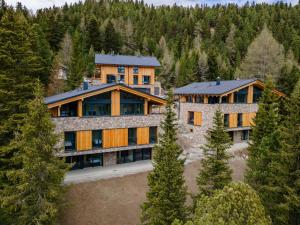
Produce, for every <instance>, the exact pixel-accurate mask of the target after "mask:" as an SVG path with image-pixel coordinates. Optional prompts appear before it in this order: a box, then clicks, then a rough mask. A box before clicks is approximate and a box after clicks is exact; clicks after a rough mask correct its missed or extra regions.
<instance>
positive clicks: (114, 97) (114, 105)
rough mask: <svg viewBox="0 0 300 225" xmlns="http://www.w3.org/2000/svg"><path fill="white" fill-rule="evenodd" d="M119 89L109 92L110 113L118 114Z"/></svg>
mask: <svg viewBox="0 0 300 225" xmlns="http://www.w3.org/2000/svg"><path fill="white" fill-rule="evenodd" d="M120 104H121V102H120V90H115V91H112V92H111V115H112V116H120Z"/></svg>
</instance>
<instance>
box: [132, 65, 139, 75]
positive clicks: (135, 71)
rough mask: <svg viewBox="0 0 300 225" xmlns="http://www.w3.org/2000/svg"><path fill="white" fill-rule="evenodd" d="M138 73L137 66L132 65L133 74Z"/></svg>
mask: <svg viewBox="0 0 300 225" xmlns="http://www.w3.org/2000/svg"><path fill="white" fill-rule="evenodd" d="M138 73H139V67H137V66H135V67H133V74H138Z"/></svg>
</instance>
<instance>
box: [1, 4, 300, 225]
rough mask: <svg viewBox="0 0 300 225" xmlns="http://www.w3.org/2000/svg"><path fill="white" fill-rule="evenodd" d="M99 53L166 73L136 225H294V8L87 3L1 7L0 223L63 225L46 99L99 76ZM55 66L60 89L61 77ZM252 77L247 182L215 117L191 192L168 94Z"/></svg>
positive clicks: (297, 95) (298, 50)
mask: <svg viewBox="0 0 300 225" xmlns="http://www.w3.org/2000/svg"><path fill="white" fill-rule="evenodd" d="M96 53H102V54H111V55H135V56H154V57H156V58H157V59H158V61H159V62H160V64H161V66H160V67H158V68H156V69H155V75H156V80H157V81H159V82H161V86H162V88H163V89H164V90H165V92H164V94H165V96H164V100H165V101H166V105H165V108H164V111H163V113H164V119H163V121H162V122H161V124H160V130H161V132H159V135H158V143H157V144H155V146H154V147H153V149H154V151H155V154H154V155H153V157H152V160H153V167H154V168H153V170H152V171H151V172H149V174H148V175H147V178H148V179H147V182H148V183H147V184H148V186H147V190H145V199H146V200H145V201H143V202H142V203H141V204H140V211H141V212H140V213H139V216H140V223H139V224H143V225H269V224H270V225H271V224H274V225H300V2H299V3H298V4H294V5H292V4H288V3H283V2H277V3H273V4H266V3H259V4H258V3H257V4H255V3H251V2H249V3H246V4H244V5H242V6H240V5H237V4H226V5H222V4H216V5H214V6H206V5H197V6H194V7H183V6H180V5H176V4H175V5H161V6H153V5H151V4H147V2H146V1H143V0H142V1H132V0H128V1H123V0H83V1H79V2H77V3H72V4H70V3H69V4H68V3H65V4H64V5H63V6H61V7H54V6H53V7H51V8H42V9H38V10H37V11H32V10H31V9H29V8H27V7H26V6H25V5H23V4H22V3H17V5H16V6H11V5H9V4H8V3H7V2H5V0H0V224H1V225H55V224H60V225H64V224H63V223H61V222H60V221H61V220H59V219H58V218H59V216H60V215H61V214H62V213H61V212H62V210H64V208H67V207H69V206H68V204H66V199H65V197H64V196H65V193H66V192H67V191H68V188H66V186H65V185H62V184H63V182H64V176H65V174H66V173H67V172H68V170H69V169H70V166H69V165H67V164H66V163H65V162H64V161H63V160H60V159H59V158H58V157H56V155H57V154H58V152H60V151H61V149H60V148H59V147H58V146H57V142H58V141H59V135H58V134H56V133H55V132H54V130H55V125H54V124H53V123H52V118H51V115H50V113H49V112H48V108H47V106H46V105H45V104H44V98H45V97H47V96H51V95H54V94H58V93H62V92H67V91H71V90H74V89H76V88H79V87H81V85H82V82H83V81H84V79H85V78H92V77H94V76H95V73H97V68H96V66H95V54H96ZM62 65H63V66H64V67H65V68H68V76H67V79H66V80H65V81H64V82H63V83H62V82H61V81H57V79H56V75H57V71H58V69H59V68H60V67H61V66H62ZM247 78H259V79H260V80H261V81H263V82H264V83H265V89H264V91H263V92H262V96H261V97H260V99H259V102H258V110H257V113H256V117H255V119H254V123H255V125H252V126H251V133H250V137H249V141H248V143H249V146H248V149H247V153H246V154H247V157H245V159H244V160H245V164H246V165H247V168H246V170H245V174H244V179H243V182H235V181H233V179H232V173H233V172H232V169H231V167H230V165H229V164H230V160H231V158H232V156H231V155H230V154H229V152H228V151H227V150H228V149H230V148H231V147H232V145H233V143H232V142H231V139H230V137H229V135H228V132H227V130H226V127H225V125H224V117H223V114H222V112H221V110H216V111H215V112H214V117H213V126H212V127H211V128H209V129H208V130H207V133H206V136H205V140H206V144H205V145H203V146H201V147H199V151H202V152H203V154H202V156H203V158H202V159H201V160H199V164H200V163H201V169H200V170H199V171H198V175H197V176H196V177H194V178H193V180H194V181H195V183H196V186H197V193H196V194H191V193H188V191H187V186H186V184H185V177H184V168H185V160H184V158H183V157H182V154H183V152H184V147H182V146H181V145H180V144H179V143H177V140H178V133H179V132H178V130H179V129H180V127H179V126H178V121H177V115H176V113H175V111H176V110H174V109H175V108H176V104H177V103H178V102H176V101H177V100H178V99H176V98H175V97H174V93H173V92H174V89H176V88H178V87H182V86H184V85H188V84H190V83H193V82H206V81H215V80H217V79H221V80H222V81H223V80H240V79H247ZM274 89H277V90H278V91H280V92H282V93H284V97H279V96H278V95H276V94H275V93H274V92H273V90H274ZM99 191H101V190H99ZM143 191H144V190H143ZM99 201H101V200H99ZM96 222H97V223H96ZM89 224H92V223H89ZM93 224H97V225H106V224H104V223H101V221H95V223H93ZM129 224H130V223H129ZM87 225H88V224H87ZM114 225H123V224H114ZM133 225H134V223H133Z"/></svg>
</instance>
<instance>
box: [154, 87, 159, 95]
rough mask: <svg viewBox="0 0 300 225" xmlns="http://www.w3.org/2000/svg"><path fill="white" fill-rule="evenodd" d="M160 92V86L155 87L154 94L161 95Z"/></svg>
mask: <svg viewBox="0 0 300 225" xmlns="http://www.w3.org/2000/svg"><path fill="white" fill-rule="evenodd" d="M159 93H160V88H159V87H154V95H159Z"/></svg>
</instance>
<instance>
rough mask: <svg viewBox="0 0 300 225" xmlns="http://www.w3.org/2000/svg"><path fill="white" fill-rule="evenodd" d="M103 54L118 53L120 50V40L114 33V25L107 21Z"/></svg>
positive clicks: (117, 34)
mask: <svg viewBox="0 0 300 225" xmlns="http://www.w3.org/2000/svg"><path fill="white" fill-rule="evenodd" d="M104 37H105V45H104V50H105V52H114V53H119V52H120V50H121V48H122V39H121V36H120V34H119V33H118V32H116V30H115V28H114V25H113V24H112V22H111V21H108V23H107V25H106V28H105V34H104Z"/></svg>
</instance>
